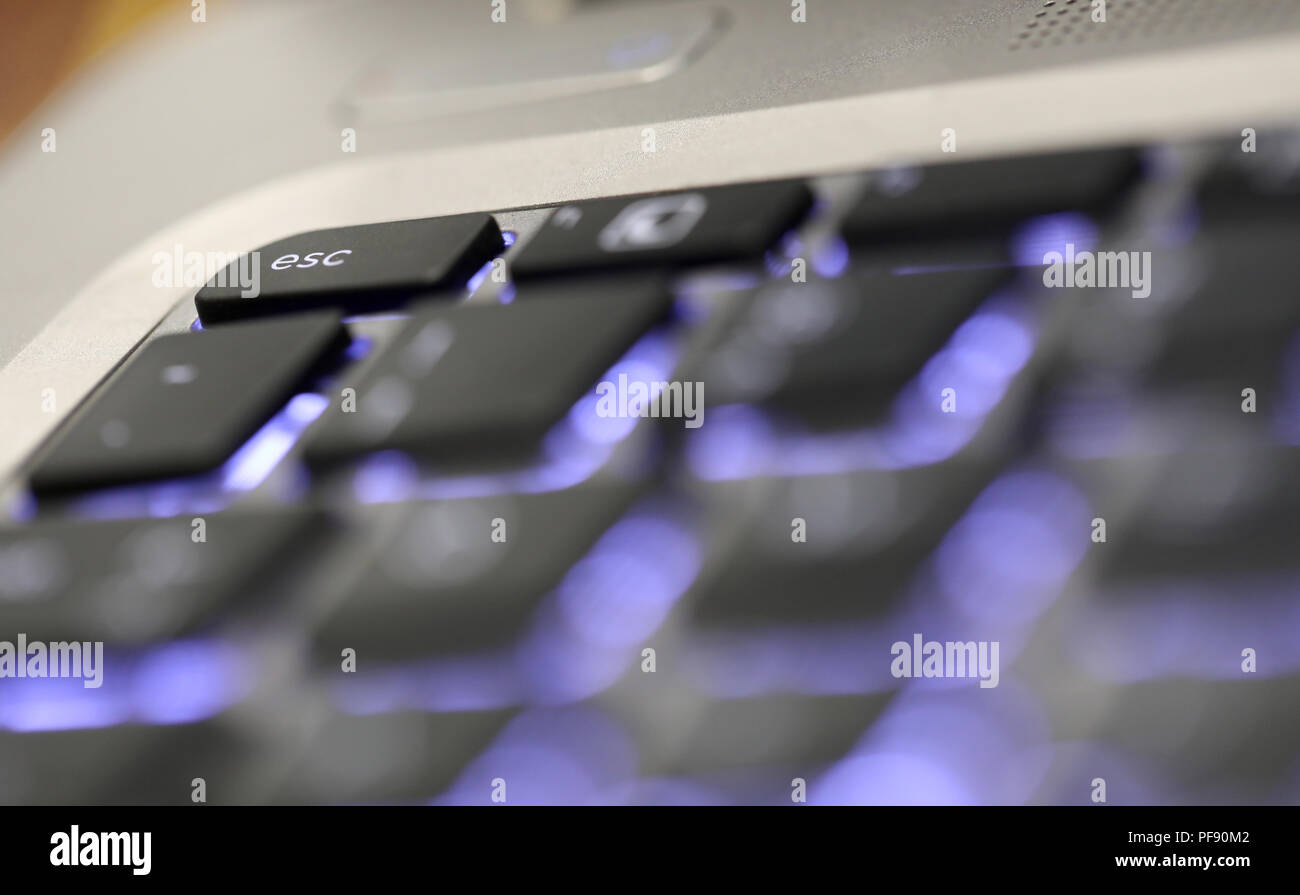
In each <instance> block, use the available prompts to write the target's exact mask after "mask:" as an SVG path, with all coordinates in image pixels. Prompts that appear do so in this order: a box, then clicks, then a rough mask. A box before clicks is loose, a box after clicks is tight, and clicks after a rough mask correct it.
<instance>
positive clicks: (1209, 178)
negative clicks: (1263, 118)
mask: <svg viewBox="0 0 1300 895" xmlns="http://www.w3.org/2000/svg"><path fill="white" fill-rule="evenodd" d="M1198 198H1199V200H1200V206H1201V214H1202V216H1203V217H1204V218H1205V219H1207V220H1219V219H1223V220H1225V221H1227V220H1231V221H1234V222H1237V223H1243V224H1250V223H1252V222H1253V223H1259V222H1261V221H1270V222H1271V221H1277V220H1286V221H1294V220H1296V217H1297V216H1298V215H1300V135H1297V134H1287V133H1263V134H1260V135H1259V136H1258V138H1257V141H1256V146H1255V151H1254V152H1242V151H1241V143H1240V142H1239V141H1233V142H1232V143H1231V145H1229V146H1228V147H1227V148H1226V149H1224V150H1223V151H1222V153H1221V154H1220V155H1219V156H1218V157H1217V158H1216V159H1215V161H1214V163H1213V164H1212V165H1211V166H1210V169H1209V171H1208V172H1207V173H1206V176H1205V179H1204V181H1203V182H1202V184H1201V188H1200V190H1199V194H1198Z"/></svg>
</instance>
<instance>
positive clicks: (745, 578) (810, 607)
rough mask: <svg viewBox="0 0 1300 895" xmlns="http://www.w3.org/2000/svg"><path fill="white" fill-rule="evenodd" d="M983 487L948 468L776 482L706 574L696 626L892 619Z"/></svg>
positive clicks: (694, 611)
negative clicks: (796, 528)
mask: <svg viewBox="0 0 1300 895" xmlns="http://www.w3.org/2000/svg"><path fill="white" fill-rule="evenodd" d="M984 481H986V476H985V474H984V473H983V472H981V471H980V470H978V469H976V468H974V467H970V468H966V467H959V466H945V467H943V468H935V467H931V468H924V469H919V470H907V471H904V472H901V473H890V472H877V471H872V472H867V473H859V474H856V475H853V476H816V477H809V478H799V479H787V480H783V481H780V482H777V483H776V484H775V490H774V492H773V493H772V494H771V495H770V496H768V497H767V498H766V500H765V501H764V502H763V504H762V506H761V507H760V508H759V509H758V511H756V512H753V513H752V515H751V516H750V517H749V518H748V519H747V521H746V523H745V526H744V531H743V533H742V534H741V535H740V536H739V537H737V538H736V539H735V549H734V552H733V553H732V554H731V555H730V556H729V557H728V558H727V561H726V562H725V563H722V564H720V565H719V566H718V567H717V568H715V569H713V570H712V571H711V572H707V571H706V573H705V574H704V575H703V576H702V578H701V581H700V583H699V585H698V589H697V593H698V596H697V597H696V598H695V599H694V603H693V605H692V607H691V617H692V620H693V621H694V623H695V625H696V626H698V627H699V628H701V629H706V630H710V629H711V630H717V629H728V630H742V629H749V628H759V629H762V628H771V627H776V626H780V625H785V624H793V625H801V624H826V623H835V622H850V621H860V620H865V619H873V618H881V617H885V616H888V615H889V614H890V613H891V612H893V611H894V610H896V609H897V608H898V606H899V605H900V599H901V598H902V597H903V596H904V588H905V585H907V584H908V582H909V581H910V580H911V579H912V576H913V575H914V574H915V573H916V571H917V568H918V567H919V566H920V564H921V563H922V562H923V561H924V560H925V559H926V557H928V556H929V555H930V554H931V553H932V552H933V551H934V549H935V548H936V547H937V546H938V545H939V543H940V541H941V540H942V539H943V536H944V534H946V533H947V531H948V529H949V528H950V527H951V526H952V525H953V524H954V523H955V522H956V521H957V519H958V518H960V516H961V513H962V512H963V511H964V510H965V508H966V506H967V505H968V504H969V503H970V501H971V500H972V499H973V498H974V496H975V492H976V490H977V489H978V488H979V486H980V485H981V484H982V483H983V482H984ZM796 517H797V518H800V519H803V520H804V536H805V540H802V541H796V540H795V539H794V538H792V536H791V534H792V531H793V528H792V520H794V519H795V518H796Z"/></svg>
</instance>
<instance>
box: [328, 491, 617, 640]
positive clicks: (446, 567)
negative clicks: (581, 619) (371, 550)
mask: <svg viewBox="0 0 1300 895" xmlns="http://www.w3.org/2000/svg"><path fill="white" fill-rule="evenodd" d="M632 494H633V490H632V489H630V488H624V487H621V486H619V487H608V488H607V487H600V488H576V489H569V490H566V491H558V492H555V493H552V494H536V495H517V496H507V497H497V498H485V499H481V500H480V499H474V500H448V501H436V502H431V503H422V504H418V505H415V506H412V507H410V508H409V509H408V508H401V510H400V512H402V514H403V517H404V518H403V519H402V520H401V521H400V523H399V524H397V525H396V527H391V528H390V527H389V526H388V525H382V524H381V526H377V528H379V534H378V535H377V537H378V538H379V541H378V543H377V544H376V545H375V549H376V552H375V554H374V558H373V560H372V561H371V562H370V563H369V565H368V567H367V568H366V570H365V571H364V572H363V573H362V574H361V575H360V576H359V577H358V578H357V579H356V581H355V582H354V583H352V584H351V586H350V587H349V588H348V590H347V592H346V594H345V596H344V597H343V599H342V600H341V602H339V603H338V605H337V606H336V607H335V608H334V610H333V611H332V612H331V613H330V614H329V615H328V616H327V617H326V618H324V619H323V620H322V621H321V622H320V623H319V625H318V626H317V627H316V630H315V633H314V635H313V638H312V639H313V644H314V647H315V652H316V655H317V656H319V657H321V661H322V662H323V663H329V664H335V663H337V660H338V656H339V651H340V650H342V649H344V648H349V647H350V648H352V649H355V650H356V651H357V658H358V662H363V663H366V664H367V665H371V664H374V663H384V662H389V661H397V660H403V659H409V658H413V657H417V656H439V655H454V654H460V653H467V652H473V651H476V650H485V649H492V648H495V647H501V646H505V645H508V644H510V643H512V642H514V641H515V640H516V639H517V638H518V637H519V635H520V634H521V633H522V632H523V631H524V630H525V629H527V628H528V626H529V625H530V624H531V622H532V620H533V614H534V611H535V610H536V608H537V606H538V605H539V603H540V602H541V600H542V599H543V597H545V596H546V595H547V594H548V593H549V592H550V591H551V590H552V589H553V588H554V587H555V586H556V585H557V584H558V583H559V582H560V580H561V578H562V577H563V575H564V573H565V572H566V571H567V570H568V569H569V567H570V566H571V565H573V563H575V562H577V561H578V560H579V559H580V558H581V557H582V556H583V554H584V553H585V552H586V551H587V550H588V548H589V547H590V546H591V545H592V543H593V542H594V541H595V540H596V538H597V537H598V536H599V534H600V533H601V532H602V531H604V530H605V528H607V527H608V526H609V525H610V524H612V523H613V522H614V521H615V519H616V517H617V515H618V514H619V513H620V512H622V510H623V509H624V508H625V507H626V506H627V504H628V501H629V500H630V499H631V497H632ZM390 512H391V511H390ZM494 520H500V522H495V521H494ZM391 521H392V520H390V522H391ZM494 532H496V536H495V538H494Z"/></svg>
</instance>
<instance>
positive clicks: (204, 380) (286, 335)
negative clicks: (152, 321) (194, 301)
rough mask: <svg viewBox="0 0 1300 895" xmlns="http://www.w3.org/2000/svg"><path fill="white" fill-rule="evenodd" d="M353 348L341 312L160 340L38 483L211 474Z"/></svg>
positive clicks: (47, 464) (102, 394) (91, 408)
mask: <svg viewBox="0 0 1300 895" xmlns="http://www.w3.org/2000/svg"><path fill="white" fill-rule="evenodd" d="M347 343H348V335H347V331H346V330H345V329H344V327H343V324H342V323H341V321H340V319H339V316H338V315H337V314H334V313H320V314H311V315H303V316H297V317H293V318H288V319H284V320H274V321H266V322H258V323H246V324H240V325H238V326H234V325H232V326H229V327H223V328H222V329H220V330H215V331H212V332H200V333H184V334H181V335H175V336H164V337H162V338H159V339H155V340H153V341H151V342H149V343H147V344H146V345H145V346H144V347H143V348H141V349H140V351H139V353H138V354H137V355H136V356H135V357H134V358H132V359H131V360H130V361H129V362H128V364H127V366H126V368H125V369H124V370H122V371H121V372H120V373H119V374H117V375H116V376H115V377H114V378H112V379H111V380H110V381H109V382H108V383H107V384H105V385H103V386H101V387H100V389H99V390H98V392H97V393H96V394H94V395H92V397H91V399H90V402H89V405H88V406H87V407H85V408H84V409H82V410H81V411H79V412H78V413H77V415H76V416H75V417H74V418H73V419H72V420H71V422H70V423H69V424H67V426H66V427H65V428H64V429H63V430H62V431H61V432H59V433H57V435H56V436H55V439H54V442H53V444H52V445H51V446H50V447H49V449H48V450H47V451H46V452H45V454H44V455H43V456H41V457H39V458H38V460H37V463H36V467H35V469H34V470H33V471H32V473H31V476H30V478H29V484H30V485H31V488H32V490H33V491H34V492H36V493H37V494H49V493H54V492H66V491H72V490H82V489H90V488H98V487H105V486H109V485H119V484H125V483H128V482H135V481H144V480H148V479H167V478H176V477H180V476H188V475H195V474H198V473H203V472H208V471H209V470H212V469H214V468H216V467H217V466H219V465H220V464H221V463H222V462H223V461H224V460H225V459H226V458H227V457H229V456H230V455H231V454H232V453H234V451H235V450H236V449H237V448H238V447H239V446H240V445H241V444H243V443H244V442H245V441H247V440H248V438H249V437H250V436H252V435H253V433H254V432H256V431H257V429H258V427H259V426H261V425H262V424H263V423H264V422H266V420H267V419H269V418H270V417H271V416H272V415H273V414H274V413H275V412H276V411H277V410H279V409H280V408H281V407H282V406H284V404H285V403H286V402H287V401H288V400H289V398H290V397H292V396H293V394H294V393H295V392H296V391H297V390H298V389H299V388H300V387H302V386H304V385H306V384H307V381H308V377H309V375H310V374H311V373H312V372H313V371H314V370H315V369H316V368H318V367H319V366H320V365H321V364H322V363H323V362H325V361H326V360H327V359H329V358H331V357H333V356H334V355H336V354H337V353H338V352H339V351H340V350H341V349H342V348H344V347H345V346H346V345H347Z"/></svg>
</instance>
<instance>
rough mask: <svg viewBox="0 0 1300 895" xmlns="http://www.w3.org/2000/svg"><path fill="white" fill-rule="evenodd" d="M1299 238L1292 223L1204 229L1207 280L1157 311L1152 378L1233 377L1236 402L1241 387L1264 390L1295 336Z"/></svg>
mask: <svg viewBox="0 0 1300 895" xmlns="http://www.w3.org/2000/svg"><path fill="white" fill-rule="evenodd" d="M1298 207H1300V206H1298ZM1297 239H1300V228H1297V227H1295V226H1273V227H1270V228H1268V229H1267V230H1265V231H1262V232H1259V233H1246V232H1241V231H1237V230H1232V231H1229V230H1226V229H1223V228H1216V229H1210V230H1207V231H1206V232H1205V233H1204V234H1203V235H1202V237H1201V239H1200V240H1199V241H1198V242H1197V243H1196V246H1197V255H1196V258H1197V262H1198V264H1200V265H1204V269H1205V274H1204V278H1203V279H1202V280H1201V281H1200V282H1199V284H1198V285H1197V286H1196V287H1195V288H1194V289H1192V290H1191V292H1190V294H1189V295H1187V296H1186V297H1185V298H1184V297H1182V296H1179V297H1177V299H1182V300H1177V299H1175V300H1174V301H1171V302H1169V304H1168V306H1166V307H1164V308H1161V310H1165V311H1166V312H1167V314H1166V317H1165V320H1164V321H1163V322H1162V326H1161V328H1160V334H1161V343H1162V344H1161V346H1160V349H1159V351H1158V353H1157V356H1156V357H1155V358H1154V359H1153V361H1152V363H1151V370H1150V378H1151V379H1152V380H1153V381H1155V382H1157V383H1171V382H1181V381H1189V380H1207V379H1223V380H1228V381H1232V380H1234V379H1235V380H1238V381H1240V383H1241V384H1240V385H1238V386H1237V388H1236V389H1233V390H1231V391H1230V393H1229V394H1230V395H1232V394H1236V395H1238V401H1239V400H1240V396H1239V392H1240V389H1241V387H1242V386H1245V385H1252V386H1254V387H1256V388H1261V387H1262V385H1263V383H1262V382H1261V379H1265V378H1271V375H1272V374H1275V373H1276V372H1277V370H1278V367H1279V364H1280V363H1281V362H1282V360H1283V357H1284V353H1285V349H1286V348H1287V346H1288V345H1291V344H1297V336H1298V335H1300V333H1298V332H1297V331H1298V330H1300V287H1297V286H1296V283H1295V280H1294V278H1293V277H1292V276H1291V275H1290V272H1289V270H1288V266H1287V264H1286V262H1285V259H1286V258H1287V257H1288V255H1289V254H1290V253H1291V252H1292V251H1294V246H1295V245H1296V242H1297ZM1157 264H1159V260H1157V261H1156V262H1155V264H1153V267H1155V265H1157ZM1155 275H1158V274H1155ZM1135 301H1141V300H1140V299H1137V300H1135Z"/></svg>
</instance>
